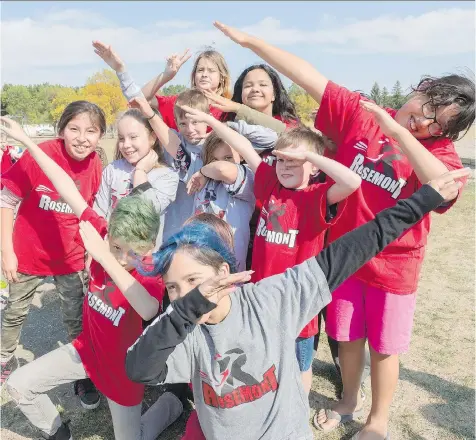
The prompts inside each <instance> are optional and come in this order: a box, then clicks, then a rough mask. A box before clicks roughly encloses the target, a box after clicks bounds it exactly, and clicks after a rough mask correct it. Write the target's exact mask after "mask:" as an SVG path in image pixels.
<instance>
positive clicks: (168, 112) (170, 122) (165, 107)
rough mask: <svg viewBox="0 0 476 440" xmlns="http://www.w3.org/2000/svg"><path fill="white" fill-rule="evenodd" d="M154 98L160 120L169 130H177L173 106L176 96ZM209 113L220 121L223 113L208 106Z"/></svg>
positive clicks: (157, 96)
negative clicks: (160, 116)
mask: <svg viewBox="0 0 476 440" xmlns="http://www.w3.org/2000/svg"><path fill="white" fill-rule="evenodd" d="M155 97H156V98H157V103H158V106H159V112H160V114H161V115H162V120H163V121H164V122H165V123H166V124H167V126H168V127H169V128H173V129H174V130H178V128H177V124H176V123H175V116H174V106H175V101H177V95H173V96H162V95H156V96H155ZM210 113H211V114H212V116H213V117H214V118H215V119H218V120H220V117H221V115H222V113H223V112H222V111H221V110H220V109H218V108H216V107H213V106H210Z"/></svg>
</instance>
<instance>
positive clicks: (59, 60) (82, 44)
mask: <svg viewBox="0 0 476 440" xmlns="http://www.w3.org/2000/svg"><path fill="white" fill-rule="evenodd" d="M474 19H475V13H474V10H470V9H458V8H452V9H440V10H436V11H433V12H429V13H425V14H421V15H419V16H412V15H409V16H406V17H391V16H380V17H376V18H369V19H367V20H360V21H356V20H351V19H348V18H337V17H332V16H326V17H321V19H320V20H319V22H318V23H316V28H315V29H311V30H303V29H299V28H297V27H284V26H282V25H281V22H280V21H279V20H277V19H276V18H273V17H267V18H264V19H263V20H261V21H259V22H258V23H255V24H251V25H249V26H246V27H245V28H243V29H244V30H245V31H247V32H250V33H252V34H254V35H257V36H260V37H262V38H264V39H265V40H267V41H269V42H271V43H273V44H278V45H281V46H285V47H286V48H287V49H289V50H291V51H292V50H293V46H294V47H296V45H299V46H300V47H302V46H304V45H306V47H309V50H310V51H312V50H319V51H328V52H335V53H343V54H383V53H405V54H414V55H421V56H428V55H433V56H439V57H444V56H445V55H448V54H452V53H465V52H474ZM1 39H2V81H3V82H19V81H20V78H21V79H22V80H25V82H30V83H35V82H38V79H35V72H37V73H38V76H39V77H40V78H41V80H43V79H44V77H45V75H46V72H47V71H52V70H53V69H54V70H56V71H57V72H58V73H57V74H55V75H54V78H61V74H60V73H59V72H61V73H62V74H63V77H64V78H66V79H68V75H70V78H73V77H74V81H67V80H63V81H62V82H65V83H68V84H71V83H76V84H78V83H77V81H78V78H79V72H84V71H89V70H91V71H94V70H98V69H100V68H102V67H103V66H104V64H103V62H102V61H101V60H100V59H99V58H98V57H97V56H96V55H95V54H94V52H93V49H92V47H91V41H92V40H93V39H98V40H102V41H104V42H106V43H110V44H112V45H113V46H114V48H115V49H116V50H117V52H118V53H120V54H121V56H123V57H124V59H125V60H126V61H127V62H128V63H160V66H163V62H164V59H165V57H166V56H167V55H169V54H170V53H173V52H181V51H183V50H184V49H185V48H187V47H188V48H190V49H191V50H192V52H196V51H199V50H201V49H203V48H204V47H205V46H209V45H213V46H214V47H216V48H217V49H218V50H221V51H223V53H224V55H225V57H232V56H233V54H234V53H236V52H235V51H236V50H243V49H239V48H237V46H236V45H234V43H232V42H231V41H230V40H229V39H227V38H226V37H224V36H223V35H222V34H221V33H220V32H219V31H217V30H216V29H215V28H213V27H212V26H211V25H210V26H208V25H207V23H201V24H197V23H194V22H191V21H181V20H171V21H160V22H157V23H155V26H154V25H151V26H143V25H132V24H131V25H130V26H127V27H126V26H123V27H120V26H117V25H115V24H113V23H111V22H110V21H108V20H107V19H105V18H104V17H102V16H100V15H98V14H96V13H93V12H89V11H85V10H74V9H67V10H63V11H55V10H53V11H52V12H51V13H49V14H47V13H45V14H44V15H42V16H41V17H39V18H24V19H14V20H5V21H2V22H1ZM252 57H255V56H254V55H253V56H252ZM26 78H30V80H29V81H26ZM80 81H81V80H80ZM80 83H81V82H80Z"/></svg>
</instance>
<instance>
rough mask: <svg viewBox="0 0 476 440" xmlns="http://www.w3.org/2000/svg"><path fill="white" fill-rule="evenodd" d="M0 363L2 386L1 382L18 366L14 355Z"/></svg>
mask: <svg viewBox="0 0 476 440" xmlns="http://www.w3.org/2000/svg"><path fill="white" fill-rule="evenodd" d="M0 365H1V369H2V371H1V376H0V386H3V384H4V383H5V382H6V381H7V379H8V378H9V377H10V374H12V373H13V372H14V371H15V370H16V369H17V368H18V360H17V358H16V357H15V356H13V357H12V358H10V359H9V360H8V361H6V362H2V363H0Z"/></svg>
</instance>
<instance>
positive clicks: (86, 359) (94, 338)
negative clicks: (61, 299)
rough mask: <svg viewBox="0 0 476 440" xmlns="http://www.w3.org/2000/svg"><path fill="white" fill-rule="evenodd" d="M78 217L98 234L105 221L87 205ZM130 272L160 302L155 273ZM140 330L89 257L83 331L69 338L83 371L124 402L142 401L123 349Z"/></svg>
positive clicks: (159, 284)
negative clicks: (152, 274)
mask: <svg viewBox="0 0 476 440" xmlns="http://www.w3.org/2000/svg"><path fill="white" fill-rule="evenodd" d="M81 221H89V222H90V223H91V224H92V225H93V226H94V227H95V228H96V230H97V231H98V232H99V234H100V235H101V236H102V237H105V236H106V234H107V222H106V220H104V218H102V217H100V216H99V215H98V214H96V212H95V211H93V210H92V209H91V208H87V209H86V210H85V211H84V213H83V214H82V216H81ZM130 273H131V275H132V276H133V277H134V278H135V279H136V280H137V281H138V282H139V283H140V284H141V285H142V286H144V288H145V289H146V290H147V292H149V294H150V295H151V296H153V297H154V298H156V299H157V300H158V301H159V302H160V303H161V304H162V300H163V296H164V286H163V283H162V280H161V278H159V277H145V276H143V275H141V274H140V273H139V272H138V271H137V270H133V271H131V272H130ZM141 333H142V318H141V316H140V315H139V314H138V313H137V312H136V311H135V310H134V308H133V307H132V306H131V305H130V304H129V301H127V299H126V297H125V296H124V295H123V294H122V292H121V291H120V290H119V289H118V288H117V286H116V285H115V284H114V282H113V281H112V280H111V278H110V277H109V275H108V274H107V273H106V271H105V270H104V269H103V268H102V266H101V265H100V264H99V263H98V262H96V261H94V260H93V261H92V263H91V270H90V281H89V289H88V294H87V296H86V297H85V298H84V305H83V331H82V332H81V334H80V335H79V336H78V337H77V338H76V339H75V340H74V341H73V346H74V348H76V350H77V351H78V353H79V356H80V357H81V361H82V363H83V366H84V369H85V370H86V373H87V374H88V376H89V377H90V378H91V380H92V381H93V382H94V385H96V387H97V389H98V390H99V391H101V393H103V394H104V395H105V396H106V397H108V398H109V399H111V400H113V401H114V402H116V403H118V404H119V405H124V406H134V405H138V404H139V403H141V402H142V398H143V396H144V385H141V384H139V383H136V382H132V381H131V380H130V379H129V378H128V377H127V375H126V368H125V364H126V354H127V349H128V348H129V347H130V346H131V345H132V344H134V342H135V341H136V339H137V338H138V337H139V336H140V334H141Z"/></svg>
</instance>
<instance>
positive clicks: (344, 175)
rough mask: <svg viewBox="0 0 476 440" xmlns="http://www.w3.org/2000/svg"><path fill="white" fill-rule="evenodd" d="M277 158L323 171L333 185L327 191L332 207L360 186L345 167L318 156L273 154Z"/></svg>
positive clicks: (309, 152)
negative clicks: (304, 163) (308, 165)
mask: <svg viewBox="0 0 476 440" xmlns="http://www.w3.org/2000/svg"><path fill="white" fill-rule="evenodd" d="M273 153H274V154H275V155H276V156H277V157H278V158H281V159H287V160H296V161H308V162H311V163H312V164H313V165H315V166H316V167H317V168H318V169H320V170H322V171H324V173H326V174H327V175H328V176H329V177H330V178H331V179H332V180H333V181H334V182H335V183H334V185H332V186H331V187H330V188H329V189H328V190H327V203H328V205H329V206H330V205H334V204H335V203H339V202H341V201H342V200H344V199H345V198H347V197H348V196H350V195H351V194H352V193H353V192H354V191H355V190H356V189H357V188H358V187H359V186H360V184H361V182H362V179H361V178H360V176H359V175H358V174H356V173H354V172H353V171H352V170H350V169H349V168H347V167H346V166H345V165H342V164H340V163H339V162H336V161H335V160H332V159H328V158H327V157H324V156H321V155H320V154H317V153H313V152H311V151H307V152H302V153H301V152H298V153H294V152H284V151H279V150H275V151H274V152H273Z"/></svg>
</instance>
